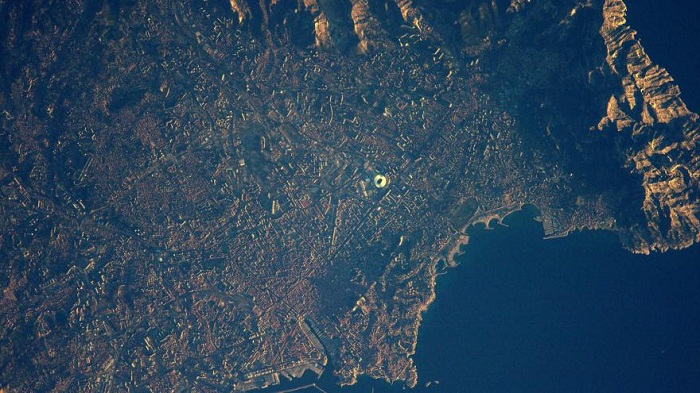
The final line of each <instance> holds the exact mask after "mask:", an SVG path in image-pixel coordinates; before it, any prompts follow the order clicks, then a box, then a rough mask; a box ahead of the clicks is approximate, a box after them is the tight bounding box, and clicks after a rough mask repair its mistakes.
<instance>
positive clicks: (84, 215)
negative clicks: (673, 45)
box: [0, 0, 700, 392]
mask: <svg viewBox="0 0 700 393" xmlns="http://www.w3.org/2000/svg"><path fill="white" fill-rule="evenodd" d="M0 15H2V18H3V21H5V22H4V23H3V24H2V25H0V40H1V43H0V125H1V128H0V151H1V152H2V153H0V195H1V197H0V226H1V228H2V230H1V231H0V245H1V246H0V259H2V261H3V263H2V266H0V269H2V274H0V280H1V281H0V282H1V283H2V297H1V298H0V303H1V306H0V320H1V321H2V329H0V342H1V343H2V344H1V345H0V381H1V383H2V384H3V385H2V386H1V387H0V388H3V389H5V390H6V391H90V392H92V391H110V390H112V391H114V390H119V391H135V390H151V391H172V390H183V391H231V390H233V391H237V392H243V391H249V390H253V389H257V388H261V387H265V386H271V385H275V384H277V383H278V382H279V381H280V380H281V379H285V378H296V377H298V376H300V375H302V374H303V373H304V372H305V371H310V372H313V373H316V374H321V373H322V372H323V371H324V370H325V369H326V368H329V366H330V367H332V369H333V370H334V373H335V375H336V376H337V378H338V381H339V383H341V384H353V383H355V381H356V380H357V378H358V377H359V376H369V377H372V378H377V379H382V380H386V381H390V382H397V383H403V384H405V385H406V386H409V387H410V386H414V385H415V384H416V382H417V372H416V367H415V365H414V363H413V360H412V355H413V354H414V352H415V347H416V339H417V331H418V327H419V326H420V322H421V314H422V313H423V312H424V311H425V310H426V309H427V307H428V306H429V304H430V303H431V302H432V300H433V298H434V287H435V278H436V275H437V274H438V273H439V272H440V271H441V270H443V269H444V268H445V267H446V266H449V265H451V264H453V262H454V261H453V256H454V254H455V253H456V252H458V251H459V246H460V244H464V243H466V241H467V237H466V234H465V228H467V227H469V226H470V225H472V224H474V223H477V222H488V221H490V220H491V219H493V218H496V219H499V218H500V217H503V216H504V215H505V214H507V213H509V212H512V211H514V210H518V209H520V208H521V207H522V206H523V205H524V204H533V205H536V206H537V207H538V208H539V209H540V211H541V217H542V225H543V227H544V230H545V234H546V236H549V237H555V236H563V235H566V234H567V233H569V232H570V231H572V230H577V229H581V228H590V229H607V230H611V231H614V232H615V233H617V234H618V235H619V238H620V240H621V242H622V244H623V245H624V246H625V247H626V248H628V249H629V250H631V251H633V252H638V253H648V252H651V251H664V250H667V249H675V248H684V247H687V246H690V245H691V244H693V243H694V242H696V241H697V240H698V236H700V222H699V221H698V218H699V216H698V211H699V208H698V176H700V170H699V167H700V154H697V153H698V124H699V123H698V116H697V115H696V114H695V113H693V112H691V111H690V110H688V108H687V107H686V106H685V104H684V103H683V101H682V99H681V96H680V89H679V88H678V87H677V86H676V85H675V83H674V82H673V80H672V78H671V77H670V75H669V74H668V73H667V72H666V71H665V70H664V69H662V68H660V67H658V66H657V65H655V64H654V62H653V61H652V59H650V58H649V56H647V55H646V53H645V52H644V49H643V47H642V46H641V44H640V42H639V40H638V39H637V38H636V34H635V32H634V30H632V29H631V28H630V27H629V26H628V25H627V23H626V20H625V4H624V3H623V2H622V1H621V0H605V1H603V0H588V1H554V0H512V1H507V0H490V1H486V0H473V1H466V2H456V1H448V0H442V1H439V0H423V1H419V0H414V1H412V0H396V1H385V0H343V1H327V0H304V1H291V0H279V1H276V0H270V1H260V2H257V3H256V2H248V1H245V0H231V1H229V2H227V1H214V0H198V1H191V2H181V1H177V0H160V1H153V2H143V3H140V2H134V1H124V2H118V1H111V0H105V1H89V2H83V1H80V0H74V1H69V2H67V3H66V2H55V1H42V0H34V1H23V2H15V1H0Z"/></svg>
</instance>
